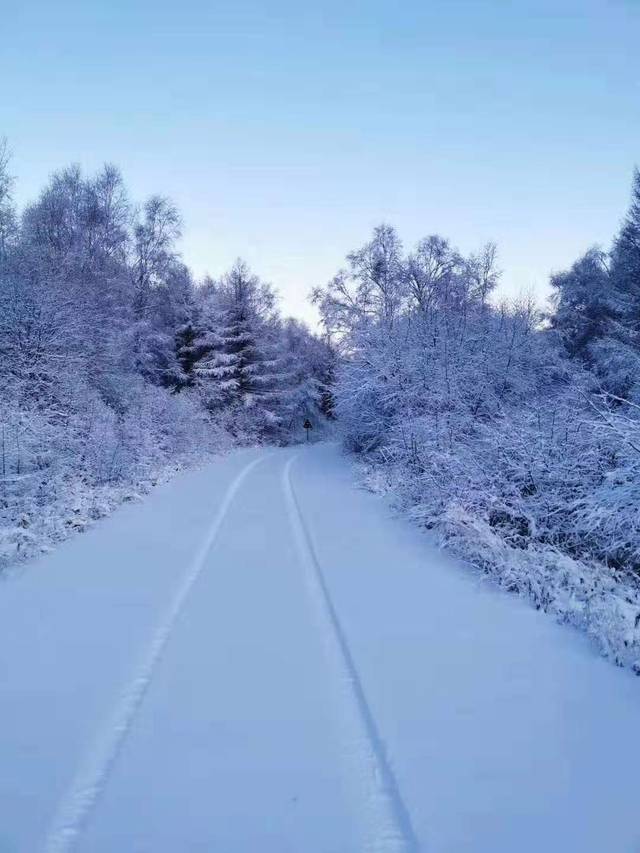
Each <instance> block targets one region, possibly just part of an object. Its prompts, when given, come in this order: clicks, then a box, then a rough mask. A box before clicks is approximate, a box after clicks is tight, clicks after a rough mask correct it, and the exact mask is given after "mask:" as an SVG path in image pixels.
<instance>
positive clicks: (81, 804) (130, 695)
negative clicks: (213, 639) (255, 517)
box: [42, 454, 270, 853]
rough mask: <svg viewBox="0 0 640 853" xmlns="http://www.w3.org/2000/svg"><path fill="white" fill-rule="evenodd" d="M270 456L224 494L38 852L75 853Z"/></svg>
mask: <svg viewBox="0 0 640 853" xmlns="http://www.w3.org/2000/svg"><path fill="white" fill-rule="evenodd" d="M269 455H270V454H267V455H265V456H260V457H258V459H254V460H253V461H252V462H249V464H248V465H245V467H244V468H243V469H242V470H241V471H240V472H239V474H237V476H236V477H235V479H234V480H233V481H232V483H231V484H230V486H229V488H228V489H227V491H226V493H225V495H224V498H223V499H222V502H221V504H220V506H219V507H218V511H217V513H216V514H215V516H214V518H213V521H212V522H211V526H210V527H209V530H208V531H207V534H206V536H205V538H204V540H203V541H202V544H201V545H200V548H199V549H198V551H197V553H196V555H195V557H194V558H193V560H192V562H191V564H190V566H189V568H188V570H187V572H186V574H185V575H184V578H183V579H182V582H181V583H180V586H179V587H178V589H177V591H176V594H175V595H174V597H173V600H172V602H171V604H170V606H169V608H168V610H167V612H166V614H165V616H164V618H163V619H162V621H161V622H160V624H159V625H158V627H157V628H156V630H155V633H154V635H153V637H152V639H151V642H150V643H149V645H148V646H147V648H146V649H145V650H144V652H143V654H142V658H141V660H140V662H139V664H138V666H137V668H136V669H135V674H134V677H133V679H132V680H131V681H130V682H129V683H128V684H127V686H126V688H125V690H124V691H123V693H122V695H121V696H120V699H119V701H118V703H117V704H116V706H115V708H114V709H113V712H112V714H111V716H110V717H109V718H108V720H107V722H106V724H105V726H104V727H103V729H102V730H101V732H100V733H99V735H98V737H97V739H96V741H95V742H94V744H93V747H92V749H91V750H90V752H89V753H88V755H87V756H86V759H85V762H84V764H83V765H82V766H81V767H80V770H79V772H78V773H77V774H76V776H75V779H74V780H73V782H72V784H71V787H70V788H69V790H68V791H67V793H66V795H65V796H64V797H63V799H62V801H61V803H60V805H59V806H58V810H57V813H56V815H55V817H54V820H53V823H52V824H51V827H50V829H49V833H48V835H47V838H46V840H45V843H44V846H43V848H42V849H43V851H44V853H70V851H72V850H73V849H74V847H75V844H76V842H77V841H78V839H79V837H80V834H81V832H82V830H83V828H84V826H86V823H87V819H88V817H89V816H90V814H91V811H92V810H93V808H94V807H95V805H96V803H97V801H98V798H99V796H100V794H101V792H102V791H103V790H104V787H105V785H106V783H107V780H108V778H109V774H110V772H111V770H112V768H113V766H114V763H115V761H116V758H117V757H118V754H119V752H120V749H121V748H122V745H123V742H124V740H125V738H126V736H127V732H128V731H129V729H130V728H131V724H132V722H133V720H134V718H135V715H136V712H137V710H138V708H139V707H140V705H141V703H142V700H143V699H144V696H145V693H146V692H147V689H148V687H149V684H150V683H151V680H152V678H153V673H154V669H155V667H156V665H157V664H158V661H159V660H160V657H161V655H162V652H163V649H164V648H165V646H166V644H167V641H168V640H169V637H170V635H171V631H172V630H173V627H174V625H175V623H176V620H177V618H178V616H179V615H180V613H181V611H182V608H183V607H184V604H185V601H186V600H187V597H188V595H189V592H190V591H191V589H192V587H193V585H194V584H195V582H196V580H197V579H198V577H199V575H200V573H201V572H202V569H203V567H204V564H205V561H206V559H207V557H208V555H209V552H210V550H211V548H212V547H213V544H214V543H215V540H216V538H217V536H218V533H219V531H220V528H221V526H222V522H223V521H224V519H225V517H226V515H227V512H228V511H229V507H230V506H231V503H232V501H233V499H234V498H235V496H236V494H237V492H238V490H239V488H240V486H241V485H242V483H243V482H244V480H245V479H246V477H247V475H248V474H249V473H250V472H251V471H252V470H253V468H255V467H256V465H258V464H259V463H260V462H263V461H264V460H265V459H267V458H268V456H269Z"/></svg>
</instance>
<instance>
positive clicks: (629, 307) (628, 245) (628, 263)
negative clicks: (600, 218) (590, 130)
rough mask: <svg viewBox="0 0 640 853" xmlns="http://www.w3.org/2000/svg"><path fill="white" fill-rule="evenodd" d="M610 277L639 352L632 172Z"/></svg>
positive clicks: (639, 239) (638, 176)
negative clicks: (626, 205) (626, 208)
mask: <svg viewBox="0 0 640 853" xmlns="http://www.w3.org/2000/svg"><path fill="white" fill-rule="evenodd" d="M611 256H612V263H611V276H612V279H613V281H614V283H615V287H616V290H617V291H618V293H619V295H620V301H621V309H622V311H623V316H624V319H625V321H626V323H627V324H628V326H629V327H630V330H631V332H632V335H633V344H634V346H636V347H637V348H639V349H640V171H639V170H638V169H636V170H635V172H634V175H633V185H632V190H631V205H630V207H629V210H628V212H627V215H626V218H625V220H624V222H623V225H622V228H621V229H620V233H619V234H618V236H617V238H616V240H615V242H614V245H613V250H612V253H611Z"/></svg>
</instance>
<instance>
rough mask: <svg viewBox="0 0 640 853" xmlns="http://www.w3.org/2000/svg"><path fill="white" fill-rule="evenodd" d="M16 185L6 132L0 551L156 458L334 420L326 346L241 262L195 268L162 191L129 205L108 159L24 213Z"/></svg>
mask: <svg viewBox="0 0 640 853" xmlns="http://www.w3.org/2000/svg"><path fill="white" fill-rule="evenodd" d="M12 190H13V179H12V177H11V171H10V161H9V156H8V149H7V146H6V144H3V145H1V146H0V528H2V533H1V534H0V562H1V561H2V554H3V550H4V552H5V556H6V557H7V559H11V558H12V557H14V556H15V552H16V549H18V550H21V552H22V553H26V552H29V551H30V550H33V548H34V547H36V546H37V543H38V542H39V541H40V539H41V538H42V536H44V535H45V534H44V533H43V530H42V529H37V528H42V525H45V526H47V525H48V527H49V528H51V535H52V536H54V538H55V537H56V536H59V535H62V534H63V533H64V529H62V528H63V527H64V525H68V524H71V525H74V526H81V525H82V524H83V523H84V520H85V519H86V518H87V516H91V515H100V514H102V513H103V512H106V511H107V509H108V505H110V504H111V503H113V502H114V501H115V502H117V500H118V499H119V498H118V495H119V494H120V493H121V492H122V490H123V489H124V490H125V491H126V490H127V489H129V490H131V489H134V488H135V487H136V485H140V484H142V483H144V482H146V481H148V480H149V479H150V478H154V477H156V476H157V475H158V472H159V471H161V470H162V469H163V467H165V466H167V465H174V464H177V463H179V462H181V461H186V460H188V459H189V458H193V457H197V456H198V455H199V454H202V453H203V452H206V451H207V450H215V449H218V448H221V447H224V446H228V445H229V444H230V443H233V444H246V443H256V442H266V441H268V442H274V443H280V444H282V443H286V442H288V441H289V440H291V438H292V437H295V436H296V434H298V435H299V434H301V433H302V424H303V422H304V420H305V418H307V417H310V418H312V419H313V420H322V419H323V418H324V417H326V416H330V415H331V406H332V398H331V391H330V385H331V377H332V373H333V371H334V362H335V356H334V353H333V351H332V349H331V348H330V347H329V346H328V344H327V342H326V341H325V340H323V339H321V338H320V337H318V336H316V335H314V334H312V333H311V332H310V331H309V329H308V328H307V327H306V326H305V325H304V324H302V323H300V322H298V321H297V320H294V319H285V318H283V317H282V316H281V314H280V312H279V310H278V304H277V298H276V294H275V292H274V290H273V289H272V287H271V286H270V285H269V284H267V283H265V282H263V281H261V280H260V279H259V278H258V276H256V275H255V274H253V273H252V272H251V270H250V269H249V268H248V267H247V265H246V264H245V263H244V262H243V261H241V260H239V261H237V262H236V263H235V264H234V266H233V267H232V269H231V270H229V271H228V272H227V273H226V274H224V275H222V276H221V277H220V278H218V279H212V278H206V279H205V280H204V281H196V280H195V279H194V276H193V274H192V273H191V271H190V270H189V268H188V267H187V265H186V264H185V263H184V262H183V260H182V259H181V256H180V253H179V249H178V244H179V239H180V236H181V230H182V223H181V217H180V215H179V212H178V211H177V209H176V207H175V206H174V205H173V204H172V203H171V201H170V200H168V199H167V198H165V197H163V196H161V195H155V196H153V197H151V198H149V199H148V200H147V201H145V202H144V203H142V204H140V205H137V204H133V203H132V202H131V200H130V198H129V194H128V192H127V189H126V186H125V184H124V182H123V179H122V176H121V174H120V173H119V171H118V170H117V169H116V168H115V167H114V166H111V165H106V166H104V167H103V168H102V169H101V170H100V171H99V172H98V173H97V174H95V175H90V176H87V175H84V174H83V173H82V171H81V170H80V168H79V167H77V166H71V167H68V168H65V169H62V170H61V171H59V172H57V173H55V174H54V175H53V176H52V177H51V179H50V180H49V182H48V183H47V185H46V186H45V187H44V189H43V190H42V192H41V193H40V195H39V197H38V198H37V199H36V200H35V201H33V202H32V203H31V204H29V205H27V206H26V208H25V209H24V210H23V211H21V212H18V211H17V210H16V208H15V205H14V203H13V200H12ZM97 496H98V497H97ZM101 502H102V503H101ZM75 504H77V506H74V505H75ZM45 538H46V536H45ZM3 542H4V545H3Z"/></svg>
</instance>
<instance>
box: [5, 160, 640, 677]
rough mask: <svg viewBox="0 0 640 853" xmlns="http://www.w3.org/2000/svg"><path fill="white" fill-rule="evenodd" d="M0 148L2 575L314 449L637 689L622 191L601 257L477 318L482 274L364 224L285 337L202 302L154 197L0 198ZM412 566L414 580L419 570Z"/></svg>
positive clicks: (638, 184)
mask: <svg viewBox="0 0 640 853" xmlns="http://www.w3.org/2000/svg"><path fill="white" fill-rule="evenodd" d="M12 194H13V179H12V177H11V163H10V157H9V151H8V147H7V146H6V145H4V146H3V147H2V148H1V149H0V374H1V376H0V379H1V381H0V568H2V566H8V565H11V564H14V563H16V562H19V561H21V560H23V559H25V558H27V557H30V556H32V555H34V554H37V553H39V552H40V551H42V550H44V549H46V548H48V547H51V545H52V544H53V543H54V542H56V541H58V540H60V539H62V538H65V537H66V536H67V535H69V534H70V533H71V532H73V531H76V530H82V529H84V527H86V526H87V525H88V524H90V523H91V522H92V521H93V520H95V519H98V518H100V517H102V516H104V515H106V514H107V513H109V512H110V511H111V510H112V509H113V508H114V507H115V506H116V505H118V504H119V503H121V502H122V501H126V500H135V499H137V497H138V496H139V495H140V494H142V493H144V492H145V491H146V490H147V489H148V488H149V487H150V486H152V485H153V484H155V483H157V482H159V481H160V480H162V479H164V478H166V477H168V476H169V475H170V474H171V473H172V472H174V471H176V470H177V469H179V468H181V467H184V466H187V465H192V464H197V463H198V462H199V461H201V460H202V459H204V458H205V457H206V455H207V454H212V453H218V452H221V451H224V450H225V449H227V448H229V447H231V446H234V445H249V444H257V443H263V444H269V443H273V444H288V443H295V442H298V441H300V440H301V439H302V438H303V436H301V433H302V429H301V425H302V423H303V422H304V420H305V419H307V418H309V419H310V420H311V422H312V423H313V424H314V436H315V437H316V438H318V437H322V436H323V435H325V434H328V433H331V434H332V435H334V434H335V435H336V436H337V437H338V438H339V439H340V440H341V441H342V443H343V445H344V448H345V450H346V451H347V452H348V453H349V454H350V455H351V458H352V459H353V460H355V461H356V462H357V466H358V469H359V471H360V473H361V475H362V477H363V478H364V481H365V482H366V484H367V486H368V487H369V488H371V489H374V490H376V491H379V492H380V493H384V494H386V495H388V496H389V497H390V498H391V500H392V501H393V503H394V504H395V506H396V507H397V508H398V510H399V511H401V512H402V513H404V514H406V515H408V516H409V517H410V518H411V519H413V520H414V521H415V522H416V523H417V524H419V525H420V526H421V527H423V528H424V529H426V530H429V531H431V535H433V536H435V537H436V538H437V541H438V542H440V543H441V544H442V545H443V546H445V547H446V548H448V549H449V550H451V551H452V552H453V553H454V554H456V555H458V556H459V557H462V558H463V559H464V560H466V561H468V562H469V563H471V564H472V565H474V566H476V567H477V568H479V569H480V570H482V571H483V572H485V573H486V574H488V575H490V576H491V577H492V578H494V579H495V581H497V582H498V583H499V584H500V585H502V586H503V587H504V588H506V589H507V590H509V591H512V592H515V593H518V594H520V595H522V596H524V597H526V598H527V599H529V600H530V601H531V602H532V603H533V604H534V605H535V606H536V607H538V608H541V609H544V610H547V611H549V612H551V613H553V614H554V615H555V616H556V618H558V619H559V620H560V621H563V622H568V623H571V624H573V625H575V626H578V627H580V628H581V629H583V630H585V631H586V632H587V633H588V634H589V635H590V636H591V637H592V638H593V639H594V640H595V642H596V643H597V644H598V645H599V647H600V649H601V650H602V651H603V652H604V653H605V654H606V655H607V656H609V657H610V658H612V659H613V660H614V661H616V662H617V663H619V664H621V665H625V666H628V667H631V668H632V669H635V670H636V672H640V627H639V626H640V588H639V583H638V578H639V573H640V516H639V513H638V506H639V505H640V174H639V173H638V172H636V173H635V176H634V179H633V185H632V200H631V205H630V207H629V210H628V211H627V213H626V216H625V217H624V219H623V221H622V224H621V227H620V230H619V232H618V234H617V235H615V236H614V239H613V242H612V245H611V247H609V248H608V249H603V248H600V247H594V248H591V249H589V251H587V252H586V254H585V255H584V256H583V257H581V258H578V259H577V260H576V261H575V263H573V265H572V266H571V268H570V269H568V270H566V271H561V272H556V273H554V274H553V275H552V277H551V285H552V290H553V297H552V300H551V303H550V304H549V305H548V306H545V307H541V306H539V305H537V304H536V303H535V301H534V300H533V298H532V297H527V296H525V297H522V298H520V299H517V300H512V301H505V300H500V299H498V298H497V297H496V295H495V293H496V288H497V287H498V284H499V281H500V270H499V256H498V250H497V248H496V246H495V245H493V244H487V245H485V246H484V247H482V248H480V249H479V250H478V251H477V252H476V253H474V254H471V255H464V254H461V253H460V252H459V251H458V250H457V249H456V248H455V246H454V244H453V243H451V242H450V241H449V240H448V239H446V238H444V237H442V236H440V235H437V234H430V235H429V236H426V237H425V238H424V239H422V240H420V241H419V242H418V243H417V245H415V246H414V247H412V248H410V249H409V250H406V249H405V248H404V246H403V243H402V241H401V238H400V236H399V235H398V234H397V232H396V231H395V230H394V228H393V227H391V226H390V225H387V224H383V225H380V226H379V227H377V228H376V229H375V230H374V233H373V235H372V236H371V239H370V240H369V241H368V242H367V243H365V244H364V245H363V246H362V247H361V248H359V249H356V250H354V251H353V252H352V253H350V254H349V255H348V257H347V259H346V264H345V266H344V268H343V269H341V270H339V271H338V273H337V274H336V276H335V277H334V278H333V279H332V280H331V281H330V282H329V283H328V284H327V285H326V286H324V287H318V288H316V289H315V290H314V292H313V294H312V296H311V298H312V300H313V302H314V303H315V305H316V306H317V308H318V310H319V312H320V317H321V325H320V329H319V331H317V332H313V331H311V330H309V329H308V328H307V327H306V326H305V325H304V324H302V323H301V322H299V321H297V320H295V319H290V318H284V317H283V316H282V314H281V312H280V310H279V306H278V300H277V295H276V292H275V291H274V289H273V288H272V286H271V285H270V284H268V283H266V282H264V281H262V280H261V279H260V278H259V277H258V276H257V275H256V274H254V273H253V272H252V271H251V270H250V269H249V268H248V267H247V265H246V264H245V263H244V262H243V261H241V260H238V261H237V262H236V264H234V266H233V267H232V268H231V269H230V270H229V271H228V272H227V273H225V274H223V275H222V276H220V277H219V278H218V279H215V280H214V279H212V278H206V279H205V280H204V281H197V280H196V279H195V277H194V276H193V274H192V273H191V272H190V270H189V268H188V266H187V265H186V264H185V263H184V261H183V260H182V258H181V255H180V252H179V240H180V236H181V227H182V226H181V217H180V214H179V212H178V210H177V209H176V208H175V206H174V205H173V204H172V203H171V201H170V200H168V199H167V198H165V197H164V196H162V195H155V196H153V197H151V198H149V199H147V200H146V201H143V202H142V203H135V202H134V201H132V200H131V199H130V197H129V194H128V192H127V189H126V187H125V184H124V182H123V179H122V177H121V175H120V173H119V171H118V169H117V168H115V167H114V166H111V165H106V166H105V167H104V168H103V169H101V170H100V171H99V172H98V173H97V174H95V175H89V176H87V175H85V174H83V173H82V171H81V170H80V168H79V167H77V166H71V167H68V168H65V169H63V170H61V171H59V172H57V173H55V174H54V175H53V176H52V177H51V179H50V181H49V182H48V184H47V185H46V186H45V187H44V189H43V190H42V192H41V193H40V195H39V197H38V198H37V199H35V200H34V201H33V202H32V203H31V204H29V205H27V206H26V207H25V209H23V210H21V211H18V210H17V209H16V206H15V205H14V203H13V198H12ZM425 570H427V569H425Z"/></svg>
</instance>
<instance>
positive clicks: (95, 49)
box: [0, 0, 640, 317]
mask: <svg viewBox="0 0 640 853" xmlns="http://www.w3.org/2000/svg"><path fill="white" fill-rule="evenodd" d="M0 28H1V30H2V34H1V36H0V84H1V94H0V136H2V135H5V136H7V138H8V139H9V143H10V146H11V148H12V150H13V152H14V158H13V171H14V173H15V174H16V176H17V178H18V186H17V200H18V202H19V203H20V204H23V203H24V202H25V201H26V200H28V199H30V198H33V197H34V196H35V195H36V193H37V192H38V190H39V189H40V188H41V186H42V185H43V183H44V182H45V181H46V179H47V176H48V175H49V173H50V172H52V171H53V170H54V169H56V168H59V167H60V166H63V165H66V164H68V163H70V162H79V163H80V164H81V165H82V166H83V167H85V168H86V169H88V170H93V169H95V168H97V167H98V166H99V165H100V164H101V163H102V162H104V161H111V162H114V163H116V164H118V165H119V166H120V168H121V169H122V171H123V173H124V176H125V180H126V182H127V184H128V186H129V188H130V191H131V194H132V196H133V197H134V198H135V199H143V198H144V197H145V196H146V195H148V194H150V193H152V192H162V193H164V194H166V195H169V196H170V197H172V198H173V199H174V201H175V202H176V203H177V204H178V206H179V207H180V209H181V212H182V214H183V217H184V222H185V236H184V239H183V243H182V247H183V252H184V256H185V259H186V260H187V262H188V263H189V264H190V265H191V266H192V267H193V268H194V270H195V271H196V273H197V274H202V273H204V272H205V271H209V272H210V273H211V274H213V275H217V274H219V273H220V272H221V271H222V270H223V269H224V268H225V267H227V266H228V265H229V264H230V263H231V262H232V261H233V259H234V258H235V257H237V256H238V255H242V256H243V257H245V258H246V259H247V260H248V261H249V262H250V263H251V264H252V266H254V268H255V270H256V271H257V272H258V273H259V274H260V275H262V276H263V277H264V278H267V279H268V280H270V281H272V283H273V284H275V285H276V287H277V288H278V289H279V291H280V293H281V295H282V301H283V308H284V309H285V310H286V311H288V312H290V313H295V314H298V315H301V316H307V317H309V316H311V315H310V309H309V308H308V307H307V304H306V296H307V293H308V291H309V289H310V288H311V287H312V286H314V285H315V284H319V283H324V282H325V281H326V280H327V279H328V278H329V277H330V276H331V275H332V274H333V273H334V272H335V270H336V269H337V268H338V267H339V266H340V264H341V263H342V260H343V257H344V255H345V253H346V252H347V251H349V250H350V249H352V248H355V247H357V246H359V245H360V244H362V243H363V242H364V241H365V240H366V239H367V238H368V236H369V233H370V230H371V229H372V227H373V226H374V225H376V224H377V223H379V222H381V221H387V222H390V223H392V224H394V225H395V226H396V227H397V228H398V230H399V231H400V233H401V235H402V237H403V239H404V240H405V242H406V244H407V245H411V244H412V243H413V242H414V241H415V240H417V239H418V238H419V237H421V236H423V235H425V234H429V233H434V232H438V233H442V234H443V235H445V236H448V237H450V238H451V240H452V241H453V242H454V243H455V244H456V245H457V246H458V247H459V248H460V249H462V250H464V251H470V250H472V249H474V248H476V247H478V246H479V245H480V244H481V243H482V242H484V241H486V240H489V239H491V240H495V241H496V242H497V243H498V246H499V250H500V261H501V266H502V268H503V269H504V280H503V285H502V290H503V292H504V293H507V294H514V293H517V292H518V291H519V290H521V289H523V288H529V289H533V290H534V291H535V292H536V293H537V294H538V295H539V297H540V298H541V299H542V298H544V296H545V294H546V292H547V289H546V282H547V279H548V275H549V272H550V270H552V269H556V268H561V267H563V266H565V265H567V264H569V263H571V262H572V260H573V259H574V258H575V257H576V256H577V254H578V253H579V252H581V251H583V250H584V249H585V248H587V247H588V246H589V245H590V244H592V243H594V242H599V243H602V244H605V245H607V244H608V243H609V241H610V238H611V236H612V234H613V232H614V231H615V230H616V228H617V227H618V224H619V221H620V219H621V217H622V215H623V213H624V211H625V208H626V206H627V203H628V199H629V190H630V182H631V176H632V170H633V166H634V164H635V163H640V0H566V2H565V0H555V2H551V0H535V2H533V0H404V2H395V3H393V2H388V0H387V2H381V0H368V2H350V0H339V2H334V0H331V2H322V0H317V2H308V1H307V0H297V2H280V1H279V0H269V2H267V0H264V2H257V0H253V2H250V0H236V2H230V1H229V0H225V1H224V2H217V0H182V2H178V1H177V0H46V2H42V0H39V1H38V0H24V2H16V3H3V4H2V10H0Z"/></svg>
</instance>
